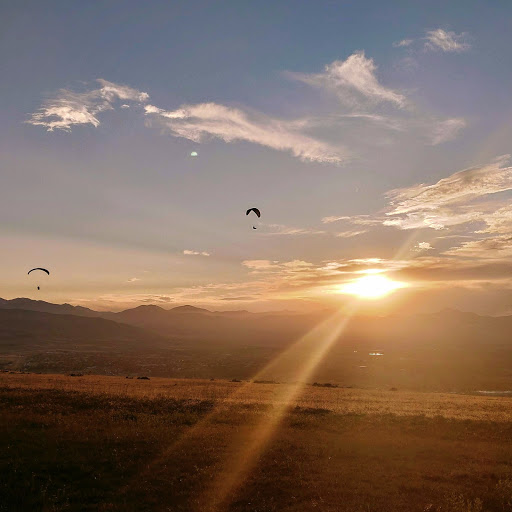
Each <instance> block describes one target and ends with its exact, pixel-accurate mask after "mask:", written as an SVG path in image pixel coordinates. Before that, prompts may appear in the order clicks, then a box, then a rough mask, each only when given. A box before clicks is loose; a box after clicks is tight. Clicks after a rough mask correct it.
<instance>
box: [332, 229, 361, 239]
mask: <svg viewBox="0 0 512 512" xmlns="http://www.w3.org/2000/svg"><path fill="white" fill-rule="evenodd" d="M366 232H367V230H366V229H362V230H359V231H358V230H353V231H341V232H340V233H336V237H337V238H352V237H354V236H358V235H362V234H364V233H366Z"/></svg>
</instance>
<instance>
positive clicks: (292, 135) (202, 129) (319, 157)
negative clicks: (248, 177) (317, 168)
mask: <svg viewBox="0 0 512 512" xmlns="http://www.w3.org/2000/svg"><path fill="white" fill-rule="evenodd" d="M145 110H146V114H147V115H148V116H150V117H149V118H150V119H152V120H153V121H158V122H159V124H160V126H163V127H166V128H167V129H168V130H169V132H170V133H171V134H172V135H174V136H176V137H183V138H186V139H189V140H192V141H194V142H201V141H203V140H204V139H205V138H208V137H214V138H218V139H221V140H223V141H224V142H234V141H248V142H252V143H254V144H259V145H261V146H266V147H269V148H272V149H277V150H281V151H290V152H291V153H292V154H293V155H294V156H296V157H298V158H300V159H302V160H309V161H315V162H325V163H341V162H342V161H343V160H345V159H346V158H347V157H348V151H346V150H345V149H343V148H342V147H341V146H336V147H334V146H331V145H329V144H327V143H325V142H322V141H319V140H317V139H314V138H313V137H310V136H308V135H304V134H303V133H301V131H300V129H301V128H302V125H303V123H302V122H300V121H297V120H295V121H286V120H280V119H275V118H272V117H268V116H266V115H264V114H261V113H248V112H244V111H243V110H241V109H238V108H231V107H226V106H224V105H219V104H217V103H200V104H197V105H184V106H182V107H180V108H179V109H177V110H172V111H166V110H162V109H159V108H158V107H155V106H154V105H146V107H145Z"/></svg>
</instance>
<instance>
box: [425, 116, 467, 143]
mask: <svg viewBox="0 0 512 512" xmlns="http://www.w3.org/2000/svg"><path fill="white" fill-rule="evenodd" d="M465 127H466V121H465V120H464V119H460V118H454V119H446V120H444V121H439V122H437V123H434V125H433V128H432V145H433V146H436V145H437V144H442V143H443V142H447V141H449V140H452V139H454V138H455V137H457V135H458V134H459V132H460V131H461V130H462V129H463V128H465Z"/></svg>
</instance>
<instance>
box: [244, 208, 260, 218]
mask: <svg viewBox="0 0 512 512" xmlns="http://www.w3.org/2000/svg"><path fill="white" fill-rule="evenodd" d="M251 212H254V213H255V214H256V215H257V216H258V218H259V217H261V213H260V211H259V210H258V208H249V209H248V210H247V211H246V212H245V215H249V213H251Z"/></svg>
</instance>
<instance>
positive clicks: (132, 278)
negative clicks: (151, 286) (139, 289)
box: [128, 277, 140, 283]
mask: <svg viewBox="0 0 512 512" xmlns="http://www.w3.org/2000/svg"><path fill="white" fill-rule="evenodd" d="M135 281H140V279H139V278H138V277H130V279H128V282H129V283H135Z"/></svg>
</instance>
